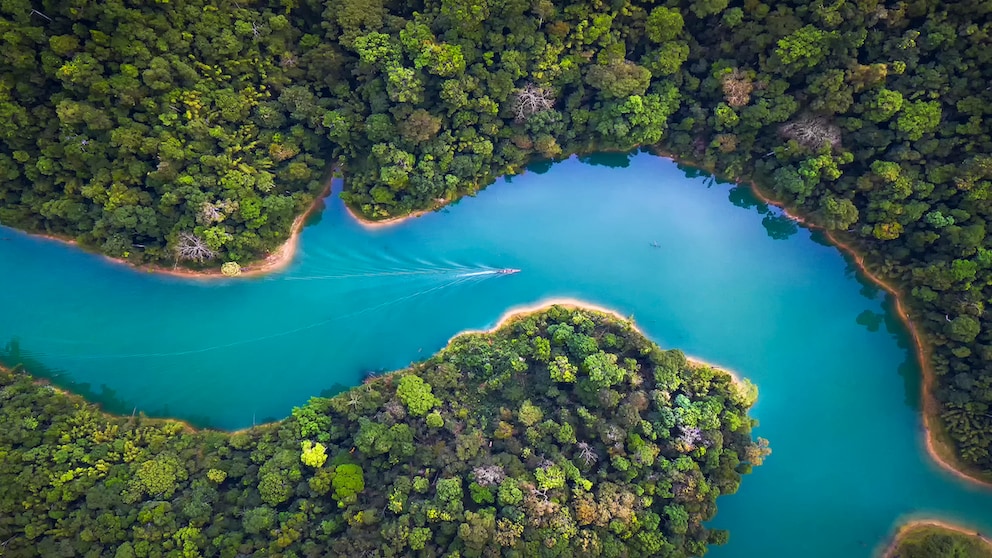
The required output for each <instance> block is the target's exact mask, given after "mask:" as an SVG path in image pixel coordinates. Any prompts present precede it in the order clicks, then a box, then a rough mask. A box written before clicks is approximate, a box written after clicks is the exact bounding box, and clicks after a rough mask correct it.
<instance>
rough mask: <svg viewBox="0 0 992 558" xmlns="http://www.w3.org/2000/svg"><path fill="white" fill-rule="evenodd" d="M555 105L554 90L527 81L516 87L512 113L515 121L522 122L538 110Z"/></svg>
mask: <svg viewBox="0 0 992 558" xmlns="http://www.w3.org/2000/svg"><path fill="white" fill-rule="evenodd" d="M554 106H555V96H554V92H553V91H551V90H550V89H547V88H545V87H538V86H536V85H534V84H533V83H528V84H527V85H525V86H524V87H523V88H522V89H518V90H517V91H516V93H515V98H514V100H513V115H514V117H515V118H516V120H517V122H523V121H525V120H527V119H528V118H530V117H531V116H534V115H535V114H537V113H539V112H544V111H546V110H550V109H552V108H554Z"/></svg>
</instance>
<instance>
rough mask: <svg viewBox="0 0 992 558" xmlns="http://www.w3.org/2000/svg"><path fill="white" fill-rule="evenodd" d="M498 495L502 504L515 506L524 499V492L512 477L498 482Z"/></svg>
mask: <svg viewBox="0 0 992 558" xmlns="http://www.w3.org/2000/svg"><path fill="white" fill-rule="evenodd" d="M498 495H499V503H500V505H502V506H515V505H517V504H519V503H520V502H522V501H523V499H524V493H523V492H522V491H521V490H520V487H519V486H518V483H517V481H516V480H514V479H506V480H504V481H503V482H502V483H500V485H499V493H498Z"/></svg>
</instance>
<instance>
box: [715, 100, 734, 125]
mask: <svg viewBox="0 0 992 558" xmlns="http://www.w3.org/2000/svg"><path fill="white" fill-rule="evenodd" d="M713 113H714V114H715V115H716V129H717V130H729V129H731V128H733V127H734V126H736V125H737V123H738V122H740V117H738V116H737V113H736V112H734V109H732V108H731V107H730V105H728V104H726V103H720V104H719V105H717V106H716V109H714V111H713Z"/></svg>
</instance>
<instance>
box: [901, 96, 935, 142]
mask: <svg viewBox="0 0 992 558" xmlns="http://www.w3.org/2000/svg"><path fill="white" fill-rule="evenodd" d="M941 114H942V110H941V107H940V102H939V101H916V102H912V103H905V104H904V105H903V109H902V113H900V114H899V118H898V119H897V120H896V124H895V128H896V129H897V130H899V131H900V132H902V133H904V134H906V137H908V138H909V139H911V140H918V139H920V138H922V137H923V135H924V134H929V133H931V132H933V131H935V130H936V129H937V127H938V126H939V125H940V118H941Z"/></svg>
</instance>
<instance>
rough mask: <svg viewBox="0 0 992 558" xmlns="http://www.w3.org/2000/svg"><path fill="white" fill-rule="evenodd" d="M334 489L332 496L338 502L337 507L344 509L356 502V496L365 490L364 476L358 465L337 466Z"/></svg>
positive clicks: (333, 482)
mask: <svg viewBox="0 0 992 558" xmlns="http://www.w3.org/2000/svg"><path fill="white" fill-rule="evenodd" d="M331 486H332V487H333V489H334V493H333V494H332V496H333V497H334V499H335V500H337V501H338V507H345V506H347V505H349V504H352V503H354V502H355V501H357V500H358V494H360V493H361V492H362V491H363V490H365V475H364V471H362V468H361V467H360V466H358V465H354V464H351V463H346V464H344V465H338V466H337V468H336V469H335V470H334V480H333V481H332V482H331Z"/></svg>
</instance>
